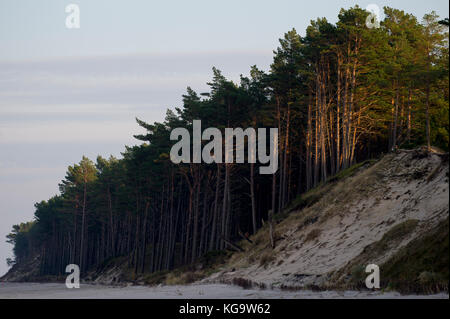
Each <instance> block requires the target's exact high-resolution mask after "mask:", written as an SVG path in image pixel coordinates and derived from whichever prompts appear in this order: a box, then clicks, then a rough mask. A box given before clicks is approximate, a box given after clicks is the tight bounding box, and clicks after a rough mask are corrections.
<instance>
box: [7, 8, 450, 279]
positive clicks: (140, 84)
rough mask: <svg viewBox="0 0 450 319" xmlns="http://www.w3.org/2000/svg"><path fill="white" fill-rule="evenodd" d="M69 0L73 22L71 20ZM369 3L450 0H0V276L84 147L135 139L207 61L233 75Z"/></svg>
mask: <svg viewBox="0 0 450 319" xmlns="http://www.w3.org/2000/svg"><path fill="white" fill-rule="evenodd" d="M70 3H76V4H78V5H79V7H80V11H81V12H80V13H81V28H80V29H78V30H74V29H72V30H69V29H66V27H65V18H66V15H67V14H66V13H65V11H64V9H65V6H66V5H68V4H70ZM371 3H374V4H377V5H378V6H379V7H380V8H381V7H383V6H385V5H387V6H391V7H394V8H399V9H403V10H405V11H407V12H410V13H413V14H414V15H416V16H417V17H419V19H421V17H422V16H423V15H424V14H425V13H428V12H430V11H431V10H435V11H436V12H437V13H438V14H439V15H441V16H443V17H447V16H448V10H449V7H448V2H447V1H446V0H428V1H406V0H404V1H403V0H398V1H375V0H370V1H345V0H342V1H331V0H323V1H293V0H277V1H262V0H258V1H257V0H250V1H244V0H240V1H236V0H228V1H213V0H208V1H206V0H201V1H144V0H134V1H133V0H128V1H125V0H123V1H119V0H78V1H75V0H67V1H66V0H0V148H1V152H0V274H2V273H4V272H5V271H6V264H5V262H4V260H5V259H6V257H8V256H11V247H10V245H8V244H6V243H5V241H4V238H5V237H4V236H5V235H6V234H7V233H8V232H9V230H10V229H11V226H12V224H15V223H19V222H23V221H27V220H31V219H32V217H33V213H34V210H33V204H34V203H35V202H37V201H40V200H42V199H47V198H49V197H50V196H52V195H54V194H56V193H57V191H58V187H57V185H58V183H59V181H60V180H61V179H62V178H63V177H64V175H65V169H66V167H67V166H68V165H71V164H73V163H75V162H78V161H79V160H80V159H81V156H82V155H83V154H84V155H87V156H89V157H91V158H95V157H96V155H97V154H101V155H103V156H108V155H109V154H114V155H116V156H120V152H121V151H122V150H123V149H124V145H130V144H132V143H135V141H134V140H133V138H132V134H135V133H138V132H139V129H138V127H137V126H136V124H135V122H134V117H135V116H138V117H141V118H142V119H144V120H146V121H149V122H152V121H155V120H157V121H160V120H162V119H163V117H164V114H165V109H166V108H168V107H173V106H180V103H181V94H183V93H184V92H185V89H186V87H187V86H188V85H189V86H192V87H193V88H194V89H195V90H198V91H200V92H201V91H202V90H205V89H206V88H207V87H206V84H205V83H206V82H207V81H209V80H210V77H211V67H212V66H216V67H218V68H219V69H221V70H222V71H223V72H224V74H225V75H226V76H228V77H230V78H231V79H235V80H237V79H238V78H239V74H241V73H244V74H246V73H247V71H248V69H249V67H250V65H253V64H257V65H258V66H259V67H260V68H262V69H266V70H267V68H268V66H269V64H270V62H271V59H272V50H274V49H275V48H276V47H277V44H278V38H280V37H282V36H283V34H284V33H285V32H287V31H288V30H290V29H292V28H293V27H295V28H296V29H297V31H298V32H299V33H300V34H303V32H304V30H305V28H306V27H307V25H308V24H309V22H310V20H312V19H316V18H317V17H326V18H327V19H328V20H329V21H331V22H335V21H336V19H337V15H338V12H339V9H340V8H342V7H344V8H349V7H351V6H354V5H355V4H358V5H359V6H360V7H363V8H365V7H367V5H368V4H371Z"/></svg>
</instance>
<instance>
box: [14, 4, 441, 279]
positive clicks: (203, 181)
mask: <svg viewBox="0 0 450 319" xmlns="http://www.w3.org/2000/svg"><path fill="white" fill-rule="evenodd" d="M367 16H368V12H366V11H365V10H362V9H361V8H359V7H354V8H351V9H348V10H344V9H343V10H341V11H340V13H339V19H338V22H337V23H336V24H330V23H329V22H328V21H327V20H326V19H324V18H322V19H317V20H315V21H311V25H310V26H309V27H308V28H307V30H306V35H305V36H304V37H302V36H300V35H299V34H298V33H297V32H296V30H295V29H293V30H292V31H289V32H288V33H286V34H285V35H284V37H283V38H282V39H280V45H279V47H278V48H277V49H276V50H275V51H274V59H273V63H272V65H271V68H270V71H269V72H263V71H261V70H259V69H258V68H257V67H256V66H253V67H252V68H251V70H250V76H249V77H243V76H241V80H240V83H233V82H232V81H229V80H227V79H226V78H225V77H224V76H223V75H222V73H221V72H220V71H219V70H217V69H215V68H214V69H213V78H212V80H211V82H210V83H209V86H210V92H208V93H201V94H197V93H196V92H194V91H193V90H192V89H190V88H188V89H187V93H186V94H185V95H183V106H182V107H181V108H177V109H176V110H175V111H170V110H168V111H167V116H166V119H165V121H164V122H163V123H154V124H148V123H146V122H144V121H142V120H139V119H138V120H137V122H138V124H139V125H140V126H141V127H143V128H144V129H146V131H147V134H145V135H139V136H135V137H136V138H137V139H139V140H141V141H143V142H144V143H142V144H141V145H139V146H134V147H127V148H126V150H125V151H124V152H123V158H122V159H116V158H113V157H111V158H109V159H104V158H102V157H98V158H97V160H96V162H95V163H94V162H92V161H91V160H89V159H87V158H85V157H83V159H82V160H81V162H80V163H78V164H75V165H73V166H70V167H69V168H68V170H67V175H66V177H65V179H64V180H63V181H62V182H61V184H60V192H61V193H60V195H58V196H55V197H53V198H51V199H49V200H47V201H42V202H40V203H37V204H36V205H35V206H36V212H35V220H34V221H33V222H30V223H26V224H21V225H16V226H14V227H13V231H12V233H11V234H9V235H8V241H9V242H11V243H12V244H13V245H14V254H15V260H9V263H10V264H14V263H21V262H23V261H25V260H26V259H27V258H30V257H31V256H37V255H39V256H40V260H41V274H43V275H44V274H45V275H46V274H61V273H64V270H65V267H66V265H67V264H70V263H75V264H79V265H80V267H81V270H82V272H83V271H86V270H88V269H91V268H93V267H95V266H99V265H102V264H104V263H105V262H106V261H109V260H111V259H112V258H115V257H119V256H122V257H123V256H125V257H126V258H127V260H128V263H129V266H130V267H132V269H134V271H135V272H136V273H141V272H155V271H159V270H166V269H171V268H173V267H177V266H179V265H183V264H188V263H191V262H193V261H194V260H196V259H197V258H198V257H199V256H201V255H203V254H205V253H206V252H208V251H213V250H221V249H224V248H227V245H229V243H232V242H233V241H236V240H238V239H240V238H241V237H242V236H246V233H249V234H251V233H254V232H256V231H257V230H258V228H260V227H261V226H262V223H263V221H264V222H267V223H269V225H271V226H272V225H273V224H272V223H273V222H272V218H273V216H276V214H279V213H281V212H282V211H283V210H284V209H285V208H286V207H287V205H288V203H289V202H290V201H291V200H292V199H293V198H295V197H296V196H298V195H299V194H301V193H304V192H306V191H308V190H309V189H311V188H314V187H315V186H317V185H318V184H319V183H322V182H326V181H327V179H329V178H330V177H332V176H333V175H335V174H337V173H338V172H339V171H341V170H343V169H345V168H348V167H349V166H351V165H352V164H353V163H355V162H356V161H361V160H364V159H367V158H371V157H375V156H378V155H379V154H381V153H383V152H388V151H391V150H393V149H395V148H397V147H402V148H409V147H414V146H417V145H428V146H430V145H434V146H438V147H440V148H442V149H445V150H447V149H448V142H449V91H448V88H449V87H448V85H449V82H448V71H449V55H448V34H447V30H448V29H447V28H448V19H446V20H443V21H439V20H438V17H437V16H436V15H435V14H434V13H431V14H428V15H426V16H425V17H424V19H423V22H421V23H419V22H418V21H417V19H416V18H415V17H414V16H412V15H410V14H406V13H405V12H403V11H400V10H395V9H391V8H385V17H386V18H385V20H384V21H382V22H381V27H380V28H368V27H367V26H366V18H367ZM193 120H201V121H202V126H203V127H205V128H206V127H217V128H219V129H221V130H224V128H226V127H242V128H247V127H255V128H256V127H258V128H269V127H276V128H278V130H279V166H278V167H279V169H278V171H277V172H276V173H275V174H273V175H260V174H257V173H256V172H257V170H258V168H259V164H235V163H229V164H227V163H221V164H204V163H203V164H179V165H175V164H173V163H172V162H171V161H170V158H169V152H170V148H171V146H172V145H173V143H175V141H170V138H169V137H170V132H171V130H172V129H173V128H177V127H185V128H187V129H189V130H191V129H192V122H193ZM205 143H206V141H205ZM270 229H271V230H272V235H273V229H272V227H270ZM271 238H272V239H273V236H271ZM271 244H272V245H274V244H275V243H274V242H273V241H272V243H271Z"/></svg>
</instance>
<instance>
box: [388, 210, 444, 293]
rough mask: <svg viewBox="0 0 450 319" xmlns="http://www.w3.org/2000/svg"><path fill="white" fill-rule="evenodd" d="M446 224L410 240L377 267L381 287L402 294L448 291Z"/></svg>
mask: <svg viewBox="0 0 450 319" xmlns="http://www.w3.org/2000/svg"><path fill="white" fill-rule="evenodd" d="M448 231H449V221H448V218H447V220H446V221H445V222H442V223H441V224H440V225H438V226H437V227H436V228H435V229H434V231H432V232H431V233H430V234H427V235H425V236H423V237H421V238H418V239H414V240H413V241H412V242H410V243H409V244H408V245H406V247H404V248H402V249H401V250H400V251H399V252H398V253H397V254H396V255H395V256H393V257H392V258H390V259H389V260H388V261H387V262H386V263H384V264H383V265H382V266H380V269H381V272H382V275H381V281H382V283H383V286H387V287H390V288H391V289H395V290H399V291H402V292H405V293H411V292H415V293H416V292H422V293H423V292H425V293H436V292H440V291H448V282H449V251H450V250H449V232H448Z"/></svg>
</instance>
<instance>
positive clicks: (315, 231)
mask: <svg viewBox="0 0 450 319" xmlns="http://www.w3.org/2000/svg"><path fill="white" fill-rule="evenodd" d="M321 233H322V231H321V230H320V229H319V228H314V229H313V230H311V231H310V232H309V233H308V235H306V238H305V242H308V241H313V240H315V239H317V238H318V237H319V236H320V234H321Z"/></svg>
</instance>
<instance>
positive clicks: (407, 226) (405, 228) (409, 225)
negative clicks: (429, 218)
mask: <svg viewBox="0 0 450 319" xmlns="http://www.w3.org/2000/svg"><path fill="white" fill-rule="evenodd" d="M418 223H419V221H418V220H417V219H408V220H406V221H404V222H402V223H400V224H397V225H395V226H394V227H392V228H391V229H389V230H388V231H387V232H386V233H385V234H384V235H383V238H381V240H379V241H377V242H375V243H374V244H372V245H369V246H368V247H366V248H365V249H364V250H366V249H370V250H371V251H372V253H373V255H374V254H380V253H382V252H383V251H386V250H387V249H389V247H390V246H391V245H392V244H393V243H394V242H397V241H399V240H401V239H403V238H404V237H405V236H406V235H408V234H409V233H411V232H412V231H413V230H414V229H415V228H416V226H417V224H418Z"/></svg>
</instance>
